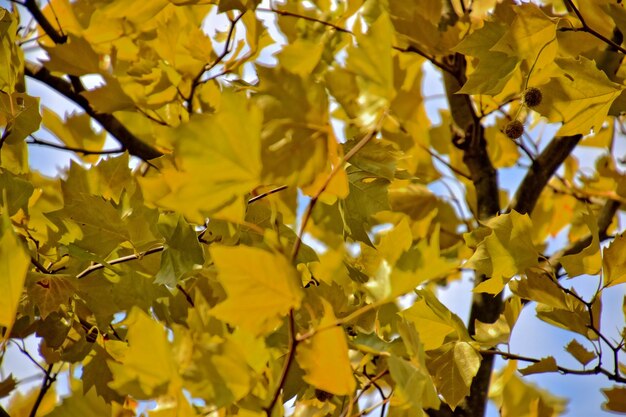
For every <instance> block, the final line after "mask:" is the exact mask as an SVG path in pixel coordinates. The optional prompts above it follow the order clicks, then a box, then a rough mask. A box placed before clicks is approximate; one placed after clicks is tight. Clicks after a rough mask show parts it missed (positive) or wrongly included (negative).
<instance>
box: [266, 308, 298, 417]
mask: <svg viewBox="0 0 626 417" xmlns="http://www.w3.org/2000/svg"><path fill="white" fill-rule="evenodd" d="M287 329H288V338H289V342H288V343H289V344H288V346H287V354H286V355H285V356H286V358H285V362H284V363H283V368H282V370H281V372H280V377H279V378H278V386H277V387H276V391H274V394H273V395H272V399H271V400H270V403H269V404H268V406H267V407H265V408H264V410H265V412H266V414H267V417H271V415H272V411H273V410H274V407H275V406H276V402H277V401H278V398H279V397H280V393H281V392H282V390H283V385H285V381H286V380H287V374H288V373H289V368H291V364H292V363H293V360H294V358H295V357H296V347H297V346H298V340H297V339H296V319H295V318H294V316H293V309H291V310H289V318H288V328H287Z"/></svg>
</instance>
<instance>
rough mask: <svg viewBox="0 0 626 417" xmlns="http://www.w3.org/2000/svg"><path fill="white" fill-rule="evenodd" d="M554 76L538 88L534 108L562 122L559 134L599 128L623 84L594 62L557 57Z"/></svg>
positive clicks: (574, 133)
mask: <svg viewBox="0 0 626 417" xmlns="http://www.w3.org/2000/svg"><path fill="white" fill-rule="evenodd" d="M554 63H555V64H556V69H555V70H554V77H553V78H551V79H550V81H549V82H548V83H547V84H545V85H542V86H541V87H540V89H541V92H542V95H543V100H542V102H541V104H540V105H539V106H537V107H536V108H534V110H537V111H538V112H539V113H541V114H542V115H544V116H546V117H547V118H548V120H549V121H551V122H563V125H562V126H561V128H560V129H559V131H558V132H557V135H560V136H569V135H576V134H582V135H586V134H588V133H589V131H590V130H591V129H594V131H599V130H600V127H601V126H602V123H604V121H605V119H606V117H607V114H608V112H609V109H610V108H611V104H612V103H613V101H614V100H615V99H616V98H617V97H618V96H619V95H620V93H621V92H622V90H623V89H624V87H623V86H621V85H619V84H616V83H614V82H612V81H610V80H609V79H608V77H607V76H606V74H605V73H604V72H602V71H601V70H599V69H598V68H597V67H596V65H595V64H594V62H593V61H591V60H589V59H587V58H585V57H584V56H579V57H577V58H556V59H555V60H554Z"/></svg>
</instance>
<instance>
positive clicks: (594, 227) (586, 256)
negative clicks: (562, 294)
mask: <svg viewBox="0 0 626 417" xmlns="http://www.w3.org/2000/svg"><path fill="white" fill-rule="evenodd" d="M583 221H584V222H585V224H586V225H587V227H588V228H589V231H590V232H591V243H590V244H589V245H588V246H587V247H585V248H584V249H583V250H581V251H580V252H578V253H574V254H572V255H566V256H563V257H562V258H561V264H562V265H563V268H565V271H566V272H567V276H568V278H573V277H577V276H579V275H583V274H589V275H596V274H597V273H599V272H600V268H601V267H602V257H601V256H600V238H599V236H598V222H597V220H596V217H595V216H594V215H593V213H592V212H591V211H589V212H588V213H585V214H583Z"/></svg>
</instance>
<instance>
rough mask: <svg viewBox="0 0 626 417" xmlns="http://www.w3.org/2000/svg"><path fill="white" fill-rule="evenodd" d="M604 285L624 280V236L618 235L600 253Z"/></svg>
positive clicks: (625, 259)
mask: <svg viewBox="0 0 626 417" xmlns="http://www.w3.org/2000/svg"><path fill="white" fill-rule="evenodd" d="M602 255H603V257H602V271H603V274H604V275H603V277H604V286H605V287H610V286H612V285H617V284H623V283H625V282H626V237H625V236H624V234H621V235H618V236H616V237H615V239H613V241H612V242H611V244H610V245H609V246H608V247H607V248H606V249H604V251H603V253H602Z"/></svg>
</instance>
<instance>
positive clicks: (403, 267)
mask: <svg viewBox="0 0 626 417" xmlns="http://www.w3.org/2000/svg"><path fill="white" fill-rule="evenodd" d="M457 267H458V263H457V262H456V261H453V260H449V259H447V258H445V257H443V256H441V252H440V247H439V230H435V232H434V233H433V234H432V235H431V236H430V239H421V240H420V241H419V242H417V244H415V245H413V247H412V248H410V249H409V250H407V251H406V252H404V253H403V254H402V255H401V256H400V257H399V259H398V261H397V262H396V264H395V268H393V270H392V271H391V276H390V285H391V294H390V297H397V296H399V295H402V294H406V293H407V292H409V291H411V290H413V289H414V288H415V287H417V286H418V285H420V284H422V283H424V282H427V281H430V280H433V279H436V278H442V277H445V276H447V275H450V274H451V273H453V272H455V271H456V270H457Z"/></svg>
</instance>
